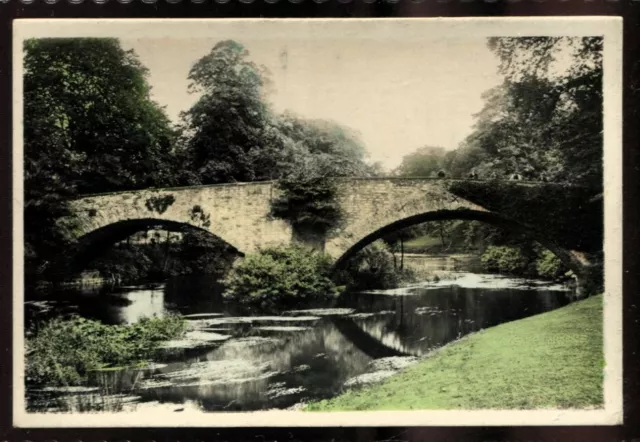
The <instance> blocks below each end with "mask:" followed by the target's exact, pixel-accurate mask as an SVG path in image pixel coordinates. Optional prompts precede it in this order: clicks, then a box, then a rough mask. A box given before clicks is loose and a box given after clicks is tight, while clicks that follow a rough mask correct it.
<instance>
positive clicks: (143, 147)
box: [23, 38, 174, 269]
mask: <svg viewBox="0 0 640 442" xmlns="http://www.w3.org/2000/svg"><path fill="white" fill-rule="evenodd" d="M24 54H25V58H24V118H23V122H24V174H25V176H24V179H25V240H26V241H25V247H26V255H27V259H31V258H33V259H34V260H36V261H37V264H35V263H34V265H35V266H36V267H39V268H40V269H44V268H46V267H47V262H48V259H50V258H51V256H52V254H54V253H57V252H59V245H60V243H61V242H62V241H64V238H65V231H64V230H65V229H64V226H62V225H61V224H60V218H61V217H62V216H63V215H65V214H66V208H65V201H66V199H68V198H69V197H71V196H73V195H75V194H77V193H93V192H108V191H115V190H123V189H136V188H144V187H149V186H162V185H167V184H171V183H172V170H171V168H172V164H173V162H172V160H171V156H172V143H173V137H174V133H173V131H172V129H171V127H170V124H169V120H168V119H167V117H166V116H165V114H164V111H163V109H162V108H160V107H159V106H158V105H157V104H156V103H155V102H153V101H152V100H151V98H150V87H149V85H148V83H147V80H146V76H147V70H146V69H145V68H144V67H143V66H142V65H141V64H140V62H139V61H138V59H137V57H136V56H135V54H134V53H133V52H132V51H125V50H123V49H122V48H121V46H120V44H119V42H118V40H116V39H97V38H73V39H37V40H35V39H34V40H27V41H26V42H25V45H24Z"/></svg>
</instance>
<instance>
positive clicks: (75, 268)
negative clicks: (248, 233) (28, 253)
mask: <svg viewBox="0 0 640 442" xmlns="http://www.w3.org/2000/svg"><path fill="white" fill-rule="evenodd" d="M153 229H162V230H167V231H170V232H182V233H186V232H189V231H192V232H201V233H204V234H206V235H207V236H209V237H211V238H212V239H215V240H216V241H217V242H222V243H224V244H226V245H227V247H228V250H229V251H230V252H232V253H236V254H237V255H239V256H244V253H243V252H242V251H240V250H239V249H238V248H237V247H236V246H235V245H233V244H230V243H229V242H228V241H226V240H225V239H223V238H221V237H219V236H218V235H215V234H214V233H212V232H211V231H210V230H207V229H205V228H202V227H198V226H195V225H194V224H191V223H186V222H181V221H173V220H168V219H162V218H153V217H149V218H135V219H123V220H120V221H115V222H112V223H110V224H106V225H103V226H100V227H97V228H95V229H93V230H91V231H89V232H86V233H84V234H83V235H81V236H80V237H78V238H77V240H76V242H75V244H74V245H73V246H72V247H71V248H70V249H69V250H66V251H64V252H63V253H62V256H61V258H60V260H59V262H58V263H57V268H58V270H59V271H61V272H64V273H69V272H71V273H73V272H79V271H82V270H83V269H84V268H86V265H87V264H88V263H90V262H91V261H93V260H94V259H95V258H97V257H98V256H100V255H101V254H102V253H104V252H105V251H106V250H108V249H109V247H111V246H113V245H114V244H116V243H118V242H121V241H124V240H125V239H127V238H128V237H130V236H132V235H133V234H135V233H138V232H142V231H147V230H153Z"/></svg>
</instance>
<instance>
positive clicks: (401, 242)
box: [400, 237, 404, 271]
mask: <svg viewBox="0 0 640 442" xmlns="http://www.w3.org/2000/svg"><path fill="white" fill-rule="evenodd" d="M403 270H404V239H403V238H402V237H400V271H403Z"/></svg>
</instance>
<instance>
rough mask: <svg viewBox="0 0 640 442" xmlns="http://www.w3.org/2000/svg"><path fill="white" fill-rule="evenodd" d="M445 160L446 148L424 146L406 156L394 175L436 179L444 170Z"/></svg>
mask: <svg viewBox="0 0 640 442" xmlns="http://www.w3.org/2000/svg"><path fill="white" fill-rule="evenodd" d="M444 160H445V150H444V148H442V147H434V146H424V147H421V148H420V149H417V150H415V151H414V152H412V153H410V154H408V155H405V156H404V157H403V158H402V163H401V164H400V166H398V168H397V169H396V170H395V171H394V174H395V175H398V176H403V177H425V178H426V177H434V176H436V174H437V173H438V171H439V170H441V169H443V166H444Z"/></svg>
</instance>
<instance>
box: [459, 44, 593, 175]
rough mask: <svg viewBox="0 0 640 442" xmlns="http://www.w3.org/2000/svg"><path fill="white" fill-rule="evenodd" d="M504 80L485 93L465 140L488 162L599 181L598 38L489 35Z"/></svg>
mask: <svg viewBox="0 0 640 442" xmlns="http://www.w3.org/2000/svg"><path fill="white" fill-rule="evenodd" d="M488 44H489V48H490V49H491V50H492V51H494V53H496V55H497V56H498V57H499V59H500V68H499V69H500V73H501V74H502V75H503V76H504V82H503V83H502V84H501V85H500V86H498V87H496V88H494V89H492V90H490V91H488V92H486V93H485V96H484V97H485V106H484V108H483V109H482V110H481V111H480V113H479V114H478V115H477V123H476V126H475V130H474V132H473V133H472V134H471V135H470V136H469V138H468V139H467V143H468V144H470V145H474V146H477V147H479V148H481V149H482V150H483V151H484V152H486V153H487V154H488V158H487V159H486V160H485V165H488V166H489V169H493V170H495V171H499V172H501V173H520V174H523V175H524V176H527V177H529V178H532V179H538V178H540V177H544V178H545V179H549V180H552V181H565V182H573V183H580V184H588V185H593V186H601V182H602V142H603V138H602V130H603V121H602V38H600V37H581V38H568V37H557V38H556V37H527V38H515V37H514V38H511V37H509V38H492V39H489V43H488Z"/></svg>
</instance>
